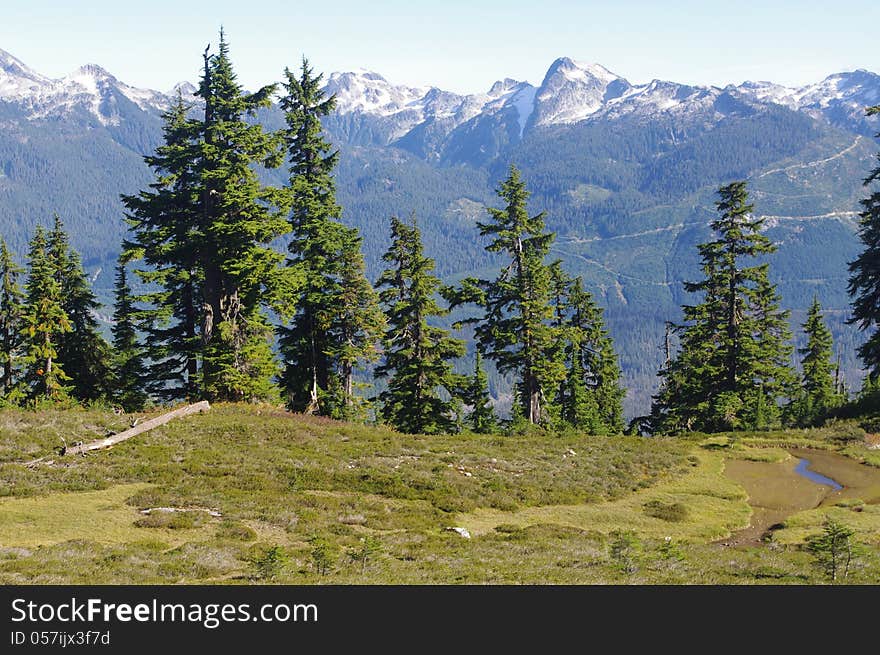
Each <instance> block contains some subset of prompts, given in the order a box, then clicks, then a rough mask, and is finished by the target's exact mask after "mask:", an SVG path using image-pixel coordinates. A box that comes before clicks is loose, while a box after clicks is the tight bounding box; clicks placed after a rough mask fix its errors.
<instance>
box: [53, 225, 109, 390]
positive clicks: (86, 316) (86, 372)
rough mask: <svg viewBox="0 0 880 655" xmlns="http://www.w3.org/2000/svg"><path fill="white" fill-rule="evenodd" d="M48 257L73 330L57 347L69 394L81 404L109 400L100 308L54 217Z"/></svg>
mask: <svg viewBox="0 0 880 655" xmlns="http://www.w3.org/2000/svg"><path fill="white" fill-rule="evenodd" d="M47 254H48V257H49V261H50V262H51V265H52V267H53V270H54V276H55V280H56V282H57V283H58V286H59V287H60V289H61V299H62V300H61V306H62V308H63V309H64V312H65V314H67V317H68V319H70V325H71V328H72V329H71V330H70V331H69V332H66V333H62V334H61V335H60V336H59V339H58V343H57V357H58V364H59V365H60V366H61V367H62V368H63V369H64V372H65V373H66V374H67V375H68V376H69V377H70V394H71V395H72V396H73V397H74V398H76V399H77V400H80V401H90V400H98V399H100V398H105V397H108V396H109V395H110V392H111V386H112V370H111V358H112V355H111V353H110V344H108V343H107V340H106V339H104V337H103V336H102V335H101V332H100V328H99V327H98V321H97V319H96V318H95V314H96V312H97V310H98V309H99V308H100V306H101V304H100V303H99V302H98V301H97V299H96V298H95V294H94V292H93V291H92V288H91V283H90V282H89V279H88V278H87V277H86V274H85V271H83V268H82V263H81V262H80V257H79V253H77V252H76V251H75V250H73V249H72V248H71V247H70V239H69V237H68V235H67V232H65V230H64V224H63V223H62V222H61V218H60V217H59V216H58V215H57V214H56V215H55V219H54V225H53V228H52V231H51V232H50V233H49V237H48V249H47Z"/></svg>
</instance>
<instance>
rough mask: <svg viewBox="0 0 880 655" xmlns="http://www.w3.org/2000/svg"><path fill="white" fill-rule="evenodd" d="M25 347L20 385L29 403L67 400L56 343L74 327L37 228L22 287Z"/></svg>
mask: <svg viewBox="0 0 880 655" xmlns="http://www.w3.org/2000/svg"><path fill="white" fill-rule="evenodd" d="M25 290H26V303H25V330H24V333H25V343H26V345H27V355H26V357H25V359H24V362H23V363H24V365H25V367H26V368H25V371H24V375H23V383H24V386H25V389H26V395H27V398H28V400H32V401H44V400H49V401H61V400H65V399H67V398H68V387H67V386H66V382H68V380H69V379H70V378H69V376H68V375H67V374H66V373H65V372H64V369H63V368H62V367H61V365H60V363H59V362H58V350H57V348H58V343H59V342H60V340H61V338H62V337H63V336H64V335H65V334H67V333H69V332H70V331H71V330H72V329H73V327H72V325H71V322H70V319H69V318H68V316H67V313H66V312H65V311H64V303H63V298H62V295H61V285H60V284H59V282H58V280H57V277H56V267H55V265H54V264H53V262H52V260H51V258H50V256H49V243H48V238H47V235H46V231H45V229H44V228H43V226H42V225H38V226H37V229H36V231H35V233H34V237H33V239H32V240H31V243H30V249H29V251H28V280H27V285H26V286H25Z"/></svg>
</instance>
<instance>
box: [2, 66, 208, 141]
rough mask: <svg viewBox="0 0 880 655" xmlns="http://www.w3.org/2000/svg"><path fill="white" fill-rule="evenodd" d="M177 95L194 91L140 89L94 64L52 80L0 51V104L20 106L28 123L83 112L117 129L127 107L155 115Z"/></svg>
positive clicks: (187, 88) (184, 87)
mask: <svg viewBox="0 0 880 655" xmlns="http://www.w3.org/2000/svg"><path fill="white" fill-rule="evenodd" d="M178 91H180V92H181V93H183V94H184V96H186V97H191V96H192V93H193V92H194V91H195V87H194V86H192V85H191V84H189V83H187V82H183V83H181V84H178V85H176V86H175V88H174V89H173V90H172V91H171V92H169V93H162V92H160V91H153V90H151V89H139V88H137V87H133V86H129V85H128V84H125V83H124V82H121V81H120V80H118V79H117V78H116V77H114V76H113V75H112V74H111V73H109V72H107V71H106V70H104V69H103V68H101V67H100V66H98V65H96V64H87V65H85V66H81V67H79V68H77V69H76V70H74V71H73V72H71V73H70V74H68V75H66V76H64V77H62V78H60V79H51V78H48V77H46V76H44V75H41V74H40V73H37V72H36V71H34V70H32V69H31V68H29V67H28V66H26V65H25V64H24V63H22V62H21V61H20V60H18V59H17V58H15V57H14V56H12V55H10V54H9V53H7V52H4V51H3V50H0V102H6V103H10V104H17V105H20V106H22V107H23V108H25V110H26V112H27V113H26V116H27V118H29V119H40V118H48V117H58V116H67V115H71V114H74V113H76V112H77V111H78V110H81V109H85V110H86V112H87V114H88V115H90V116H92V117H94V118H96V119H98V121H99V122H100V123H101V124H103V125H118V124H119V122H120V120H121V118H122V116H123V115H124V113H125V108H124V105H125V104H126V103H133V104H134V105H136V106H137V108H138V109H140V110H141V111H145V112H149V113H157V112H160V111H162V110H163V109H165V108H166V107H167V106H168V105H169V103H170V101H171V99H172V98H173V97H174V96H175V95H176V94H177V92H178Z"/></svg>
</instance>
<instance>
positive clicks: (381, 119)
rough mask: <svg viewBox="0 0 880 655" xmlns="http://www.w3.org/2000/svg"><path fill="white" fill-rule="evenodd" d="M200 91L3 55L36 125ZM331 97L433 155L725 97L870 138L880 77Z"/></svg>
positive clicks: (556, 81) (4, 84)
mask: <svg viewBox="0 0 880 655" xmlns="http://www.w3.org/2000/svg"><path fill="white" fill-rule="evenodd" d="M195 90H196V88H195V86H193V85H192V84H190V83H187V82H182V83H180V84H178V85H176V86H175V87H174V88H173V89H171V90H170V91H168V92H160V91H154V90H150V89H140V88H137V87H133V86H129V85H128V84H125V83H124V82H121V81H120V80H118V79H117V78H116V77H114V76H113V75H112V74H111V73H109V72H107V71H106V70H104V69H103V68H101V67H100V66H97V65H94V64H90V65H86V66H82V67H80V68H78V69H76V70H75V71H73V72H72V73H70V74H69V75H67V76H65V77H63V78H61V79H51V78H48V77H46V76H44V75H42V74H40V73H38V72H36V71H34V70H33V69H31V68H29V67H28V66H27V65H26V64H24V63H23V62H21V61H20V60H18V59H16V58H15V57H14V56H12V55H11V54H9V53H7V52H4V51H2V50H0V102H6V103H11V104H16V105H20V106H21V107H23V108H24V110H25V112H26V115H27V117H28V118H29V119H39V118H46V117H52V116H61V115H69V114H72V113H76V112H77V111H82V110H84V111H85V112H86V114H87V115H89V116H91V117H94V118H96V119H97V120H98V121H99V122H100V123H102V124H104V125H116V124H118V123H119V122H120V120H121V117H122V116H123V115H124V114H125V108H124V105H126V104H127V103H133V104H134V105H136V107H137V108H139V109H140V110H142V111H145V112H148V113H151V114H157V113H159V112H160V111H161V110H162V109H164V108H165V107H167V106H168V104H169V103H170V102H171V101H172V100H173V98H174V97H176V96H177V94H178V93H181V94H182V95H183V96H184V98H185V99H188V100H192V99H193V98H194V96H193V94H194V92H195ZM326 90H327V92H328V93H332V94H334V95H335V96H336V105H337V109H336V117H335V118H336V127H337V128H338V129H339V130H341V132H342V133H343V134H344V135H346V136H349V137H352V138H353V139H354V140H355V141H367V142H370V143H374V144H378V145H387V144H390V143H395V142H398V141H402V142H404V143H406V144H409V145H410V146H411V149H413V148H414V149H416V150H419V151H421V152H423V154H425V155H426V156H429V157H430V156H431V155H434V156H436V154H437V151H438V148H439V143H440V142H442V141H444V140H445V139H447V138H448V137H450V135H452V133H453V132H455V131H456V130H458V129H459V128H465V130H466V131H467V133H474V132H479V131H480V130H481V128H480V126H479V125H477V124H476V123H479V122H480V121H483V122H486V121H488V122H489V123H491V124H492V125H493V126H495V127H496V128H500V129H504V130H506V131H507V132H508V133H509V134H508V135H507V138H508V139H509V140H510V141H513V142H515V141H517V140H520V139H521V138H522V137H523V136H524V135H525V134H526V133H527V132H528V131H530V130H532V129H538V128H545V127H550V126H554V125H568V124H574V123H578V122H581V121H589V120H603V119H607V120H616V119H622V118H627V117H629V118H633V117H641V118H651V117H657V116H663V115H667V116H676V115H679V116H680V115H686V114H694V113H706V112H708V113H711V112H713V111H716V112H717V111H720V112H721V113H722V114H723V113H724V110H723V108H721V109H719V107H721V105H720V104H719V98H722V97H726V98H728V99H729V98H731V97H733V98H736V99H737V100H738V101H739V102H741V103H746V105H751V106H753V107H760V106H762V105H763V106H766V105H768V104H778V105H782V106H784V107H787V108H789V109H792V110H795V111H799V112H805V113H808V114H810V115H811V116H813V117H815V118H825V119H826V120H828V121H830V122H832V123H834V124H844V125H846V126H847V127H849V128H850V129H853V128H854V129H856V130H857V131H859V132H861V133H870V130H871V129H873V127H872V126H870V125H869V124H868V123H866V122H865V120H864V108H865V107H866V106H868V105H872V104H877V103H878V102H880V75H877V74H875V73H871V72H869V71H866V70H857V71H854V72H849V73H838V74H836V75H831V76H829V77H827V78H826V79H825V80H823V81H821V82H818V83H816V84H812V85H807V86H803V87H798V88H790V87H785V86H781V85H778V84H773V83H772V82H745V83H743V84H741V85H738V86H733V85H731V86H727V87H725V88H720V87H713V86H688V85H684V84H678V83H675V82H670V81H663V80H653V81H651V82H648V83H646V84H631V83H630V82H629V81H627V80H626V79H625V78H623V77H621V76H620V75H617V74H615V73H613V72H611V71H609V70H608V69H607V68H605V67H604V66H601V65H599V64H595V63H580V62H577V61H574V60H572V59H569V58H568V57H561V58H559V59H557V60H556V61H554V62H553V63H552V64H551V65H550V67H549V68H548V70H547V73H546V75H545V76H544V79H543V81H542V82H541V84H540V85H539V86H534V85H532V84H529V83H528V82H524V81H519V80H515V79H511V78H505V79H503V80H500V81H498V82H496V83H495V84H493V85H492V87H491V88H490V89H489V90H488V91H487V92H486V93H477V94H469V95H462V94H457V93H452V92H449V91H444V90H442V89H439V88H436V87H430V86H425V87H411V86H407V85H401V84H393V83H391V82H389V81H388V80H387V79H386V78H384V77H383V76H382V75H380V74H378V73H375V72H371V71H366V70H356V71H350V72H341V73H333V74H331V75H330V76H329V77H328V78H327V82H326ZM728 104H729V103H728ZM413 143H416V144H417V146H413Z"/></svg>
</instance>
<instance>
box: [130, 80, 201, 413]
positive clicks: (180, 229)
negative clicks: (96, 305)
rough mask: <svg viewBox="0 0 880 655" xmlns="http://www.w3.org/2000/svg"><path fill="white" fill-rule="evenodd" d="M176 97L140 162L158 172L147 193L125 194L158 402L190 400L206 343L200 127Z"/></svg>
mask: <svg viewBox="0 0 880 655" xmlns="http://www.w3.org/2000/svg"><path fill="white" fill-rule="evenodd" d="M188 111H189V107H188V106H187V105H186V103H184V101H183V98H182V97H180V95H178V97H177V100H176V102H175V103H174V104H173V105H172V106H171V107H170V108H169V109H168V111H167V112H166V113H165V114H164V116H163V120H164V127H163V143H162V144H161V145H159V146H158V147H157V148H156V152H155V154H153V155H148V156H146V157H144V161H145V162H146V164H147V166H149V167H150V168H151V169H152V170H153V172H154V175H155V180H154V181H153V182H152V183H151V184H150V185H149V190H143V191H141V192H140V193H138V194H137V195H133V196H123V197H122V201H123V204H124V205H125V207H126V208H127V209H128V211H129V213H128V218H127V221H128V224H129V226H130V228H131V231H132V237H131V239H130V240H128V241H126V242H125V243H124V244H123V248H124V250H125V252H126V258H127V259H132V260H133V259H142V260H143V263H144V264H145V266H144V267H143V268H140V269H137V270H135V273H136V274H137V276H138V277H139V278H140V279H141V281H142V282H144V284H145V286H146V287H147V289H148V290H147V291H145V292H143V293H141V294H140V295H138V296H136V297H134V299H133V300H134V301H135V302H136V303H137V304H138V305H139V310H138V311H139V315H140V328H141V329H142V331H143V332H144V335H145V336H144V347H145V356H146V358H147V360H148V361H149V362H150V365H149V367H148V369H147V376H146V385H145V386H146V390H147V392H148V394H149V395H151V396H155V397H157V398H159V399H160V400H164V401H174V400H181V399H184V398H186V399H195V398H197V397H200V396H201V395H202V393H201V383H200V379H199V374H200V362H201V353H202V347H203V342H202V339H201V336H200V334H199V329H200V325H201V318H200V317H201V313H202V306H201V302H200V300H199V298H200V289H201V285H202V280H203V277H204V275H203V272H202V269H201V267H200V261H201V259H202V257H203V255H202V253H201V250H202V248H203V243H204V239H203V230H202V226H201V224H200V212H199V211H198V210H199V205H198V203H199V197H200V190H199V188H200V187H199V182H198V176H197V162H198V161H199V157H198V152H197V145H198V133H199V130H200V122H199V121H198V120H189V119H188V118H187V112H188Z"/></svg>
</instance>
